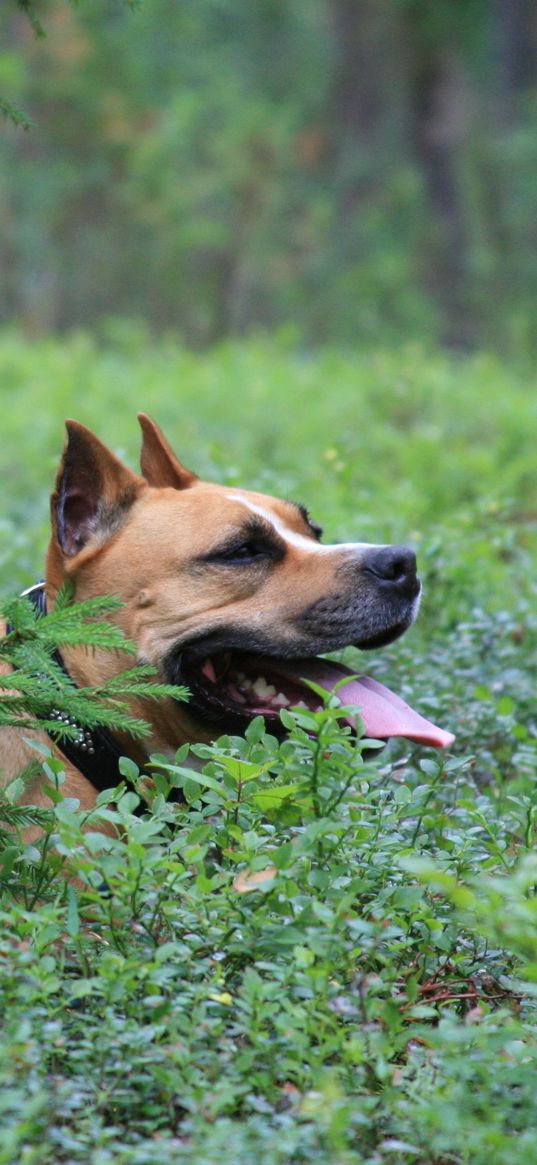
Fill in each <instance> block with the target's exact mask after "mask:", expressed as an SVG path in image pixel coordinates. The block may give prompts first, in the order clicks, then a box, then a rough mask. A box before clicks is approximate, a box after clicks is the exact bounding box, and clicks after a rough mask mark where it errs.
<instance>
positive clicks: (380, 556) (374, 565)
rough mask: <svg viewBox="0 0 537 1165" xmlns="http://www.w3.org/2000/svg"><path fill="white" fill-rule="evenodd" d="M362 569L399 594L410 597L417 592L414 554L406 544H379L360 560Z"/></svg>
mask: <svg viewBox="0 0 537 1165" xmlns="http://www.w3.org/2000/svg"><path fill="white" fill-rule="evenodd" d="M362 570H363V572H364V574H370V575H373V577H374V578H376V579H377V580H378V582H379V583H380V584H381V585H382V584H383V585H384V586H389V587H390V588H395V589H396V590H397V591H398V592H399V593H400V594H404V595H408V596H409V597H411V598H412V597H413V596H414V595H417V594H418V592H419V589H420V582H419V579H418V576H417V574H416V555H415V554H414V551H413V550H409V548H408V546H379V547H378V549H377V548H375V549H372V550H370V551H369V552H368V554H367V556H366V558H365V559H364V561H363V562H362Z"/></svg>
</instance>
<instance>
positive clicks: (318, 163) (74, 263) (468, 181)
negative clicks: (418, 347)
mask: <svg viewBox="0 0 537 1165" xmlns="http://www.w3.org/2000/svg"><path fill="white" fill-rule="evenodd" d="M1 7H2V11H1V12H0V31H1V33H2V51H1V52H0V92H2V94H3V97H4V105H3V109H4V112H7V113H8V115H9V114H10V115H11V116H12V117H13V118H14V120H15V121H16V122H17V123H18V124H25V120H24V118H25V116H26V115H21V114H20V113H19V112H18V111H19V110H20V109H23V110H25V111H27V116H26V123H27V122H28V121H29V120H30V118H31V119H32V121H34V122H35V123H36V126H37V128H36V132H35V133H31V134H27V135H24V140H23V141H22V142H21V137H22V135H21V134H20V133H17V132H15V130H14V129H13V128H12V127H7V128H8V132H7V133H6V135H5V140H4V141H3V143H2V145H1V148H0V169H1V170H2V173H3V185H2V192H1V197H0V225H1V227H2V231H1V232H0V234H1V237H2V240H3V241H2V249H1V254H0V266H1V268H2V275H3V278H4V281H5V283H4V294H5V302H6V307H5V309H4V312H5V314H4V316H3V319H4V321H5V320H11V319H13V318H15V319H18V320H20V321H22V322H23V324H24V325H25V326H26V327H27V329H28V331H29V332H30V333H31V334H36V333H38V334H39V333H43V332H46V331H47V330H49V329H51V328H61V329H64V328H66V327H72V326H87V325H88V324H90V325H94V324H95V323H96V322H98V321H99V320H100V319H102V318H103V317H106V316H107V315H108V314H110V312H112V311H113V312H119V313H121V314H123V315H125V316H131V317H136V316H140V317H141V318H143V319H145V320H147V321H148V322H149V323H150V325H151V326H152V327H155V328H157V329H159V330H162V329H165V328H174V329H177V330H178V331H179V332H180V334H181V335H182V336H184V337H185V339H186V340H187V341H188V342H189V343H190V344H194V345H196V346H199V345H204V344H207V343H210V342H213V341H214V340H216V339H220V338H222V337H223V336H226V335H242V334H244V333H245V332H249V331H251V330H252V329H255V328H258V327H263V328H270V329H272V328H274V327H281V326H286V325H287V324H288V322H289V320H291V321H292V322H293V326H294V327H295V328H296V330H297V333H298V334H299V335H300V337H301V340H302V341H303V342H305V343H307V344H308V345H316V344H319V343H320V342H324V343H325V342H331V341H336V342H337V341H344V342H346V343H349V344H352V345H356V344H357V343H359V344H360V345H361V346H362V347H363V346H368V347H371V346H372V345H377V344H379V343H380V344H382V345H385V344H386V343H388V342H397V343H399V342H401V341H402V340H403V339H404V338H409V337H410V338H412V339H414V340H416V339H420V340H423V339H424V338H432V339H438V338H441V339H442V340H448V341H449V342H450V343H452V344H455V345H457V346H458V347H463V346H464V345H469V344H474V343H475V341H476V340H479V341H480V342H481V344H485V345H487V346H490V347H498V346H501V347H502V348H503V349H504V350H507V351H509V352H513V353H514V352H518V351H520V349H521V348H522V349H523V350H524V351H525V352H527V353H529V354H532V355H533V354H534V353H535V350H536V346H537V334H536V329H535V313H534V310H533V304H534V302H535V294H536V288H537V258H536V252H535V248H534V247H533V246H532V245H531V240H532V238H533V233H534V221H535V193H534V192H535V185H536V182H535V175H536V168H537V154H536V148H535V142H536V133H535V123H536V103H535V92H536V75H535V59H536V55H537V54H536V50H535V28H534V22H533V21H532V17H531V13H530V8H531V5H528V4H518V5H515V6H514V9H515V11H514V13H513V16H512V17H511V18H510V20H507V19H504V20H502V15H501V13H502V10H503V7H504V6H503V5H501V4H497V5H486V4H483V3H482V0H472V2H470V0H465V2H461V3H457V4H454V0H449V3H448V2H442V3H441V2H440V0H436V3H435V4H430V3H422V2H421V0H420V2H419V3H416V2H414V0H413V2H412V3H410V2H406V0H405V2H404V3H403V2H401V0H382V2H380V3H378V4H373V3H369V4H365V5H358V8H356V5H354V4H349V3H344V2H343V0H293V3H292V4H284V3H281V2H280V0H257V2H256V3H255V4H252V3H251V0H181V3H172V4H170V2H169V0H143V3H141V4H139V5H138V6H135V10H134V11H132V12H130V11H128V9H127V8H126V7H125V6H124V5H122V4H119V3H115V2H114V0H80V2H79V3H78V4H76V5H72V4H71V5H70V4H69V3H68V2H67V0H52V2H49V3H47V4H43V3H39V2H36V3H34V4H33V5H30V4H27V3H26V2H25V3H24V5H23V7H24V8H26V9H29V10H30V12H32V11H33V12H34V14H35V17H36V20H37V21H42V23H43V25H44V26H45V30H46V33H47V36H46V37H45V38H44V39H43V38H41V39H37V38H35V37H34V36H33V35H32V33H31V30H30V29H29V26H28V23H27V21H26V20H25V19H24V18H23V17H22V16H19V18H18V19H16V18H15V15H16V12H17V7H16V5H15V3H14V2H13V0H4V4H3V5H2V6H1ZM355 13H357V15H355ZM517 20H518V22H519V25H518V29H519V31H518V37H517V36H516V35H513V38H512V43H511V45H508V44H506V43H505V42H506V39H508V37H507V33H506V29H507V27H508V26H512V27H513V29H514V30H515V32H516V27H517ZM401 45H404V47H405V51H404V52H401ZM516 45H518V54H519V58H520V56H522V58H524V61H525V62H527V61H532V67H531V68H530V69H529V71H528V70H526V72H527V74H528V75H526V76H525V78H524V80H523V82H521V83H520V84H519V85H518V87H516V86H515V87H514V88H515V91H514V92H508V91H507V90H508V86H507V85H506V84H504V78H505V77H506V76H507V75H510V74H511V73H514V72H515V71H516V68H517V66H520V60H517V59H513V58H516V53H515V47H516ZM510 50H511V52H510ZM492 79H493V80H492ZM21 119H22V120H21Z"/></svg>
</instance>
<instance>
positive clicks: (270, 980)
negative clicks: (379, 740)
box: [0, 321, 537, 1165]
mask: <svg viewBox="0 0 537 1165" xmlns="http://www.w3.org/2000/svg"><path fill="white" fill-rule="evenodd" d="M0 393H1V394H3V400H4V403H5V408H4V410H3V425H4V442H3V445H2V450H1V451H0V458H2V462H1V471H2V476H3V478H4V479H5V480H6V482H8V483H9V486H10V488H9V490H6V496H5V499H4V501H5V518H4V525H3V527H2V528H1V529H0V534H1V536H2V549H3V552H4V562H3V567H2V569H3V579H4V586H7V584H8V582H9V585H10V586H11V588H12V589H15V586H16V585H17V586H20V585H24V583H29V582H31V581H33V579H35V577H37V576H38V575H39V574H40V572H41V570H42V566H41V564H42V559H43V552H44V546H45V540H46V525H47V522H46V515H45V510H46V495H47V493H48V492H49V490H50V486H51V482H52V480H53V477H54V472H55V468H56V464H57V460H58V456H59V445H60V441H61V435H60V429H61V421H62V418H63V417H64V416H66V415H75V416H78V417H80V419H82V420H84V421H85V422H86V423H88V424H89V425H90V426H92V427H94V428H95V429H96V430H97V432H98V433H99V435H101V436H102V437H103V438H104V439H105V440H107V441H108V442H110V443H111V444H112V446H113V447H114V449H116V450H117V452H118V453H120V455H122V456H126V457H127V459H128V460H130V461H131V463H132V464H134V463H135V461H136V450H137V444H138V437H137V436H136V434H135V425H134V418H133V413H134V411H135V408H136V407H145V408H146V409H147V410H148V411H150V412H153V413H154V415H155V417H156V418H157V419H158V420H159V421H160V422H161V423H162V424H163V426H164V428H165V430H166V434H167V436H168V437H169V439H170V440H171V442H172V443H173V444H174V446H175V447H176V449H177V452H178V453H179V454H180V456H181V457H183V458H184V460H185V462H186V464H188V465H189V466H190V467H191V468H193V469H195V470H197V471H199V472H200V473H202V474H203V475H204V476H208V477H212V478H215V479H217V480H220V481H224V482H229V483H231V484H234V485H235V484H236V485H244V486H248V487H252V488H258V489H262V490H265V491H272V492H274V493H276V494H282V495H285V496H290V497H292V498H297V499H299V500H302V501H304V502H307V503H308V506H309V507H310V509H311V511H312V514H313V515H314V517H315V518H316V519H317V520H320V521H321V522H322V523H323V524H324V526H325V530H326V538H327V540H330V541H331V540H335V539H336V538H341V539H345V540H346V539H348V538H359V539H368V540H370V541H375V542H380V541H388V540H393V541H397V542H404V541H406V540H407V539H409V538H410V540H411V541H413V542H414V543H415V544H416V546H417V548H418V551H419V561H420V571H421V574H422V577H423V580H424V599H423V604H422V611H421V614H420V618H419V620H418V624H417V626H416V627H415V628H413V629H412V631H411V632H410V633H409V634H408V635H406V636H405V637H404V638H403V639H402V640H401V641H400V642H398V643H396V644H394V645H393V646H391V647H390V648H388V649H384V650H383V651H381V652H378V653H374V654H373V655H369V656H368V657H367V659H366V658H365V657H364V656H360V655H359V654H358V653H356V652H354V651H353V650H352V649H350V650H349V651H348V653H347V656H346V658H347V662H349V663H350V664H352V666H353V667H356V669H357V670H359V671H363V670H366V671H368V672H371V674H373V675H375V676H377V677H378V678H380V679H382V680H384V681H385V682H387V683H389V685H390V686H391V687H392V688H394V689H395V690H396V691H398V692H399V693H400V694H402V695H403V696H404V697H405V698H406V699H408V700H409V701H410V702H412V703H413V704H414V705H415V706H416V707H418V708H419V709H420V710H421V711H422V712H423V713H424V714H425V715H428V716H430V717H431V718H432V719H434V720H436V721H437V722H438V723H440V724H442V725H444V726H445V727H446V728H451V729H453V730H454V731H455V732H456V733H457V740H456V743H455V746H454V748H453V750H452V752H451V754H450V755H449V756H448V757H444V755H443V754H440V753H436V752H434V753H433V752H430V751H426V750H423V749H419V748H414V747H410V746H408V745H406V744H404V743H402V742H399V743H398V742H395V741H392V742H391V743H390V744H389V746H388V747H386V748H385V749H384V750H382V751H381V752H376V751H374V750H373V749H370V748H369V746H367V747H366V742H363V741H361V742H358V743H357V742H356V741H355V740H354V738H353V737H352V736H351V735H350V733H349V731H348V730H347V729H344V728H341V727H340V726H339V724H338V716H337V711H336V709H335V708H334V707H333V699H332V698H329V699H328V700H327V703H326V706H325V708H324V709H323V711H321V712H319V713H310V712H307V711H304V710H301V711H298V710H297V711H295V712H286V713H284V715H285V719H286V724H287V727H288V732H289V735H288V738H287V739H286V740H285V741H284V742H283V743H281V744H279V743H277V741H276V740H275V739H274V738H273V737H271V736H270V735H267V734H266V733H265V731H264V728H263V725H262V723H261V722H260V721H259V720H258V721H256V722H255V723H254V724H253V725H252V727H251V729H250V731H249V733H248V737H247V739H246V740H239V739H235V738H229V737H228V738H226V737H222V738H221V739H220V740H218V741H217V742H216V743H215V744H214V745H213V746H198V747H196V748H195V749H194V750H193V753H194V754H195V755H194V761H195V764H196V766H197V767H196V768H193V767H191V764H190V762H191V757H190V756H188V755H187V749H186V748H185V749H182V750H181V751H180V752H179V753H178V755H177V756H176V757H175V759H173V758H170V757H155V758H153V760H154V767H153V768H152V769H151V779H150V780H148V779H147V778H145V777H144V778H143V779H140V776H139V774H138V772H137V770H136V767H135V766H134V765H133V764H132V762H129V761H127V760H125V761H124V762H123V770H122V771H123V777H124V781H123V783H122V784H121V785H120V786H119V788H118V789H117V790H110V791H108V792H107V793H105V794H103V795H101V796H100V798H99V804H98V807H97V809H96V811H95V815H93V814H90V815H89V816H88V815H87V814H84V815H81V814H80V813H79V811H78V810H77V807H76V804H75V803H73V801H72V800H69V799H65V798H63V796H62V774H61V766H59V765H58V763H57V762H54V761H53V759H52V757H50V756H48V757H43V756H42V755H41V754H36V765H40V766H44V770H43V779H44V781H45V786H46V788H47V790H48V796H49V799H50V807H49V808H46V809H41V810H35V808H33V807H31V806H29V807H27V806H25V805H23V804H21V803H20V801H21V794H22V789H21V785H20V783H18V782H17V781H15V782H13V783H12V784H11V785H10V786H8V788H7V790H6V792H5V795H4V800H3V802H2V805H1V814H0V815H1V818H2V821H3V832H2V834H1V836H0V962H1V964H2V968H1V969H2V991H1V992H0V1008H1V1016H2V1018H1V1027H0V1082H1V1084H2V1110H1V1118H0V1120H1V1123H2V1136H1V1137H0V1165H15V1163H16V1165H19V1163H20V1162H24V1165H63V1163H65V1165H71V1163H73V1165H74V1163H78V1162H81V1163H84V1165H169V1163H170V1162H172V1163H174V1165H175V1163H177V1165H182V1163H183V1162H184V1163H185V1165H186V1163H187V1162H188V1163H189V1165H192V1163H193V1165H197V1163H199V1165H212V1163H214V1165H291V1162H292V1163H293V1165H294V1163H295V1162H296V1163H297V1165H305V1163H307V1162H312V1163H313V1165H335V1163H336V1162H337V1165H364V1163H365V1165H414V1163H419V1165H512V1162H513V1160H515V1159H516V1161H517V1162H521V1165H533V1161H534V1157H535V1137H536V1134H537V1127H536V1118H535V1088H534V1080H533V1077H534V1072H533V1062H534V1058H535V1046H536V1034H537V1030H536V1016H535V1000H536V994H535V991H536V976H537V946H536V934H537V926H536V923H537V920H536V917H535V894H534V886H535V877H536V870H535V856H534V850H535V831H536V825H537V797H536V781H535V778H536V775H537V725H536V721H535V687H536V682H537V663H536V661H537V651H536V647H537V617H536V603H535V594H536V588H535V561H536V557H537V547H536V540H535V530H536V527H535V505H534V480H535V471H534V448H533V444H534V431H535V409H536V406H535V400H536V397H535V392H534V385H533V379H532V377H531V376H530V375H529V373H528V372H527V370H526V369H525V368H524V367H522V366H521V365H519V366H516V367H514V368H508V367H506V366H504V365H503V364H501V363H500V362H498V361H497V360H495V359H493V358H491V357H489V356H479V357H475V358H472V359H468V360H454V359H450V358H448V357H446V356H445V355H439V354H437V353H424V352H423V351H420V350H417V349H415V348H411V347H407V348H406V349H404V350H402V351H400V352H398V353H386V352H381V353H377V354H376V355H375V356H372V355H367V354H361V355H360V356H350V355H344V354H341V353H336V352H334V351H331V350H325V351H323V352H321V353H319V354H318V355H317V356H314V357H311V356H309V357H305V356H303V355H297V354H296V353H295V352H294V350H293V347H292V345H291V344H289V342H288V341H287V340H286V339H285V338H283V337H282V339H281V340H280V341H279V342H278V343H271V344H269V343H268V342H267V341H265V340H261V339H258V340H251V341H249V342H248V343H247V344H244V345H241V346H239V345H235V344H226V345H222V346H221V347H220V348H219V349H217V350H215V351H213V352H211V353H210V354H204V355H193V354H192V353H189V352H186V351H185V350H184V349H182V348H179V347H177V346H176V344H174V343H173V342H172V341H171V340H169V341H166V342H163V343H162V344H160V345H158V346H157V345H153V344H151V343H150V342H149V341H148V340H147V337H145V336H144V334H143V332H142V333H141V332H139V331H137V330H136V329H134V328H133V327H132V326H131V325H127V324H126V323H124V322H120V321H115V322H114V323H113V324H109V325H108V326H107V330H106V336H103V340H102V343H101V344H100V345H99V344H97V343H96V342H95V341H93V340H91V339H90V338H89V337H88V336H86V335H75V336H72V337H70V338H69V339H67V340H65V341H64V342H63V343H62V344H59V343H58V342H57V341H55V340H47V341H43V342H40V343H38V344H35V345H29V344H26V343H22V342H21V340H20V338H19V337H17V336H16V335H15V334H11V333H10V334H5V335H4V336H3V337H1V342H0ZM43 400H46V402H47V408H46V409H44V408H43V407H42V402H43ZM8 406H9V407H8ZM29 418H31V423H29ZM39 497H41V498H42V503H41V509H38V508H37V505H36V499H38V498H39ZM19 610H20V615H19V616H16V617H19V618H20V619H27V620H28V623H29V625H30V630H31V628H32V626H33V625H34V623H33V618H32V615H31V612H30V611H28V609H27V604H25V603H22V604H21V605H20V608H19ZM69 610H70V609H69V608H66V609H65V614H63V613H62V611H60V612H59V613H58V616H57V618H58V624H57V626H56V631H55V634H58V636H59V635H60V634H65V635H67V636H69V635H70V631H69V627H70V624H69ZM96 613H97V612H95V611H93V615H95V614H96ZM63 619H65V620H66V622H62V620H63ZM37 626H38V627H39V628H40V630H41V631H42V632H43V634H44V633H45V629H46V626H47V624H46V622H45V620H41V621H37ZM90 628H91V630H90V632H89V634H91V635H93V634H95V627H94V625H93V624H90ZM47 634H48V633H47ZM111 634H112V635H114V634H115V632H114V631H112V632H111ZM52 639H53V636H52V635H51V636H50V638H47V640H46V643H45V644H44V647H45V648H46V654H48V651H49V649H50V646H51V643H52ZM31 642H32V641H31V640H30V644H31ZM112 645H113V644H112ZM109 646H110V641H109ZM34 775H35V774H34ZM135 810H139V812H135ZM97 817H98V818H99V819H101V820H102V819H103V818H104V819H105V820H106V821H108V823H109V824H110V825H113V826H116V827H117V830H116V833H115V834H114V835H113V836H106V837H105V836H104V835H103V834H102V833H101V832H99V830H98V820H97ZM28 825H33V826H34V829H33V831H32V833H31V835H30V837H29V836H28V834H27V833H25V834H24V835H21V831H22V830H25V829H26V828H27V827H28ZM67 871H69V872H70V873H71V874H74V875H75V877H76V879H77V881H76V886H75V884H73V883H71V882H68V881H67V879H66V876H65V875H66V872H67Z"/></svg>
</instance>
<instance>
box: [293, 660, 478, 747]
mask: <svg viewBox="0 0 537 1165" xmlns="http://www.w3.org/2000/svg"><path fill="white" fill-rule="evenodd" d="M279 670H285V671H287V668H286V667H285V666H284V668H279ZM293 671H294V674H295V675H300V676H301V677H302V679H305V680H312V681H313V682H314V683H316V684H319V686H320V687H322V688H325V689H326V690H327V691H332V689H333V688H334V687H335V686H336V684H339V685H340V686H339V687H338V690H337V695H338V697H339V699H340V700H341V703H342V704H345V705H352V706H354V707H356V709H357V711H358V712H359V713H360V715H361V717H362V720H363V722H364V725H365V730H366V735H367V736H370V737H371V738H372V739H373V740H387V739H388V737H390V736H404V737H406V738H407V739H408V740H415V741H417V742H418V743H419V744H430V745H433V746H434V747H435V748H447V747H448V745H450V744H452V742H453V741H454V739H455V737H454V736H453V733H451V732H445V731H444V729H443V728H437V726H436V724H431V722H430V720H425V718H424V717H423V716H420V715H419V713H418V712H415V711H414V709H413V708H411V707H410V705H409V704H405V701H404V700H402V699H401V697H400V696H396V695H395V692H391V691H390V689H389V688H385V687H384V684H379V683H378V680H373V679H371V677H370V676H359V677H358V678H355V677H354V675H353V673H352V672H351V671H349V669H348V668H346V667H343V666H342V664H336V663H333V662H332V661H331V660H330V661H328V660H325V659H317V660H316V661H315V663H312V662H311V661H310V660H301V661H300V665H299V666H298V667H296V669H295V667H293ZM288 674H291V668H289V672H288ZM346 676H348V677H349V678H348V679H347V680H346V682H342V681H344V680H345V677H346Z"/></svg>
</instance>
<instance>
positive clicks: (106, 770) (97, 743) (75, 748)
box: [8, 582, 125, 792]
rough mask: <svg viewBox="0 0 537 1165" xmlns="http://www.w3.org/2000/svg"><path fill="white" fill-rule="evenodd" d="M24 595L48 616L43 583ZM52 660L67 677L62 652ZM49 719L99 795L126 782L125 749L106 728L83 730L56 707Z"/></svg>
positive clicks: (63, 749) (53, 736) (68, 755)
mask: <svg viewBox="0 0 537 1165" xmlns="http://www.w3.org/2000/svg"><path fill="white" fill-rule="evenodd" d="M22 594H23V595H25V596H26V598H28V599H30V601H31V602H32V603H33V605H34V607H35V608H36V609H37V610H38V611H39V613H40V614H42V615H46V613H47V599H46V594H45V584H44V582H38V583H35V584H34V586H31V587H28V589H27V590H25V591H23V592H22ZM8 630H9V628H8ZM53 658H54V660H55V661H56V663H57V664H58V665H59V666H60V667H61V668H62V670H63V671H64V672H65V674H66V675H67V676H68V675H69V672H68V671H67V668H66V666H65V664H64V662H63V659H62V657H61V655H60V653H59V651H55V652H54V656H53ZM47 720H57V722H58V733H56V732H54V733H53V734H50V735H51V740H52V741H53V743H54V745H55V746H56V748H58V749H59V750H60V752H62V753H63V755H64V756H65V757H66V758H67V760H69V761H71V763H72V764H74V765H75V766H76V768H77V769H78V770H79V772H81V773H82V774H83V776H85V777H87V779H88V780H89V781H91V784H92V785H93V786H94V787H95V788H96V789H98V790H99V792H102V790H103V789H110V788H113V787H114V786H115V785H117V784H119V782H120V781H123V780H124V779H125V778H124V777H123V776H122V774H121V773H120V771H119V761H120V757H122V756H124V755H125V753H124V749H121V748H120V746H119V744H117V742H116V741H115V740H114V738H113V736H111V735H110V733H109V732H108V731H107V730H106V728H100V727H98V728H92V729H90V728H84V727H83V726H82V725H81V724H79V723H78V721H77V720H76V719H75V717H74V716H69V715H68V714H67V713H66V712H60V711H58V709H56V708H53V709H51V711H50V712H49V713H48V714H47ZM62 724H69V725H70V726H71V727H74V728H77V729H78V732H77V735H76V736H74V737H72V736H62V731H61V727H62Z"/></svg>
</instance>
